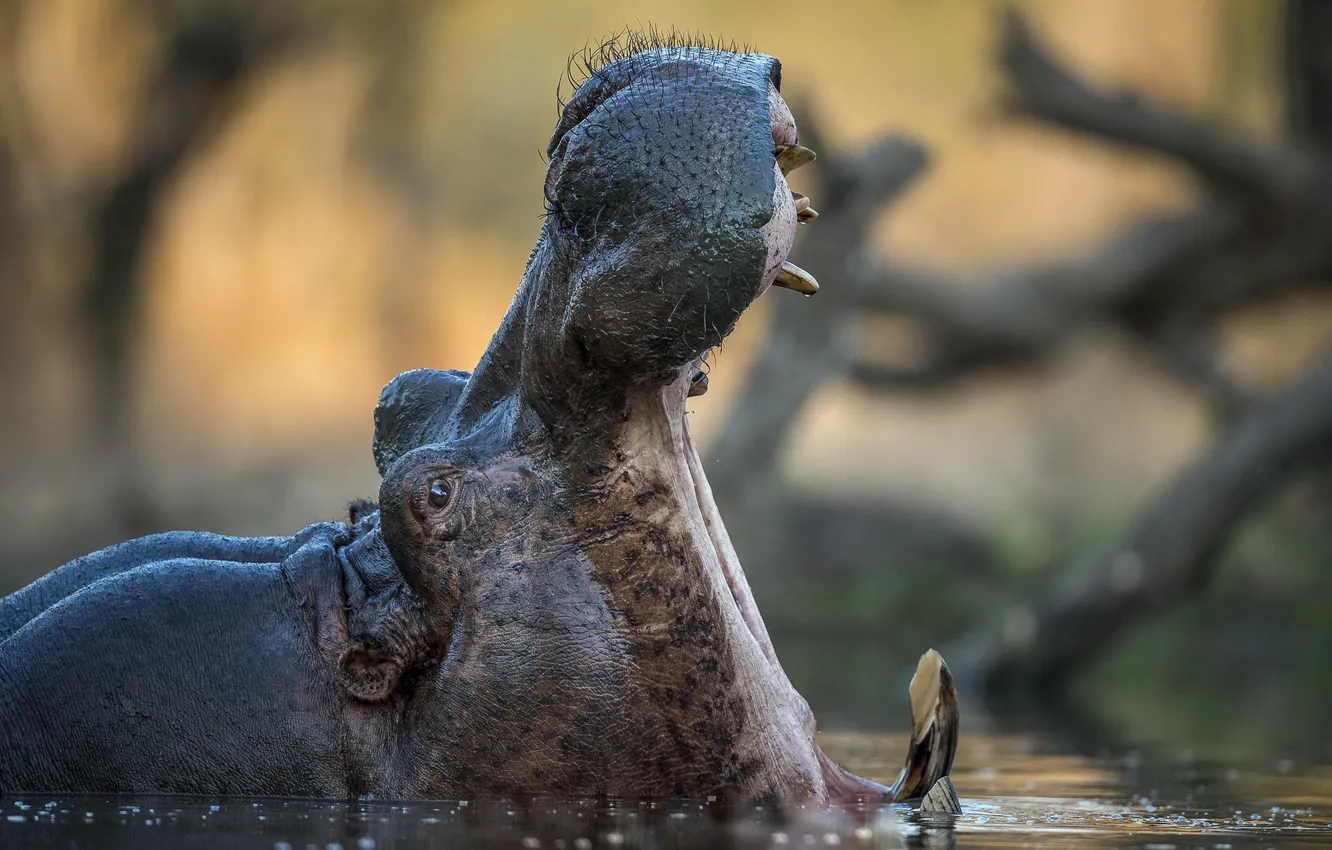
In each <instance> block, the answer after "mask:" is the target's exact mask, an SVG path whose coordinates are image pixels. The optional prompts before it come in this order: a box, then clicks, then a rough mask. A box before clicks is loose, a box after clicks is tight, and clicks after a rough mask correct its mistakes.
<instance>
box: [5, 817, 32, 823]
mask: <svg viewBox="0 0 1332 850" xmlns="http://www.w3.org/2000/svg"><path fill="white" fill-rule="evenodd" d="M5 820H7V821H9V822H10V823H23V822H24V821H25V820H27V818H25V817H24V816H23V815H10V816H9V817H7V818H5Z"/></svg>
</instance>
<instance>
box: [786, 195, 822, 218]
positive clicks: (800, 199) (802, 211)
mask: <svg viewBox="0 0 1332 850" xmlns="http://www.w3.org/2000/svg"><path fill="white" fill-rule="evenodd" d="M791 197H793V198H795V210H796V221H799V222H800V223H801V224H805V223H806V222H810V221H813V220H814V219H816V218H818V217H819V211H818V210H816V209H814V208H813V207H811V206H810V205H809V198H806V197H805V196H804V195H802V194H800V193H799V192H792V193H791Z"/></svg>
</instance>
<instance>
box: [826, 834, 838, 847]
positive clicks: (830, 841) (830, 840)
mask: <svg viewBox="0 0 1332 850" xmlns="http://www.w3.org/2000/svg"><path fill="white" fill-rule="evenodd" d="M823 843H824V844H827V845H829V846H835V845H838V844H841V843H842V836H840V835H838V834H837V833H835V832H825V833H823Z"/></svg>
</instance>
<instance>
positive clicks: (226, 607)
mask: <svg viewBox="0 0 1332 850" xmlns="http://www.w3.org/2000/svg"><path fill="white" fill-rule="evenodd" d="M308 549H310V547H307V550H308ZM328 552H329V553H331V552H332V549H331V547H328ZM303 555H304V557H302V556H303ZM335 563H336V561H335V559H331V558H328V557H325V556H324V555H323V553H322V552H318V551H316V553H315V555H314V556H313V557H311V556H309V554H308V553H307V552H306V550H303V551H302V553H297V554H294V555H292V556H291V557H290V558H288V559H287V561H286V564H285V566H284V564H278V563H235V562H225V561H216V560H202V559H189V558H185V559H174V560H166V561H159V562H154V563H149V564H145V565H143V566H138V567H135V568H132V569H129V570H126V571H123V572H119V573H114V574H111V575H108V576H107V577H105V578H102V579H100V580H98V581H95V582H93V583H91V584H88V585H87V586H85V587H83V588H81V589H79V590H77V591H76V592H74V593H73V594H71V595H70V596H68V597H66V598H64V599H62V600H61V601H59V602H57V603H55V604H54V605H52V606H50V607H49V608H47V609H46V610H44V611H43V612H42V613H41V614H40V615H38V616H37V617H35V618H34V619H32V620H31V621H30V622H28V623H27V624H26V625H24V626H23V627H22V628H20V629H18V630H17V631H16V632H14V634H12V635H10V636H9V637H8V638H7V639H5V640H3V641H2V642H0V791H13V790H22V791H48V790H49V791H101V792H109V791H144V792H147V791H157V792H181V793H209V794H227V793H251V794H255V793H258V794H290V795H318V796H329V795H332V796H342V795H345V794H346V793H347V788H346V781H345V768H344V765H343V763H342V762H343V758H342V755H341V748H340V747H339V746H338V742H339V741H340V740H341V738H342V733H341V729H342V715H341V712H340V704H341V700H340V699H339V694H338V692H337V691H336V688H335V686H334V684H333V682H332V680H331V678H330V676H329V674H328V672H327V670H326V667H327V665H326V664H325V663H324V662H323V660H322V657H321V655H320V653H319V651H318V647H317V640H318V638H317V631H316V624H317V622H318V616H317V611H318V610H319V609H321V608H325V607H326V606H327V603H328V602H329V599H328V598H327V597H328V594H326V593H323V592H321V590H320V585H327V586H329V587H330V588H336V587H337V582H336V572H335V571H336V566H335ZM320 597H325V598H320Z"/></svg>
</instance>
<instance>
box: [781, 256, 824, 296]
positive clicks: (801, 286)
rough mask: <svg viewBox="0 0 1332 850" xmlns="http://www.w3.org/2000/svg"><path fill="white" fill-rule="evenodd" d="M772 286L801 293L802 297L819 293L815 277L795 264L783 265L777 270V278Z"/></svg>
mask: <svg viewBox="0 0 1332 850" xmlns="http://www.w3.org/2000/svg"><path fill="white" fill-rule="evenodd" d="M772 285H773V286H780V287H782V288H783V289H790V290H792V291H794V292H799V293H800V294H801V295H813V294H814V293H816V292H818V291H819V282H818V281H817V280H815V279H814V275H812V274H810V273H809V272H807V271H805V270H804V269H802V268H800V266H797V265H796V264H795V263H782V267H781V268H780V269H778V270H777V278H776V279H775V280H774V281H773V282H772Z"/></svg>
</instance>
